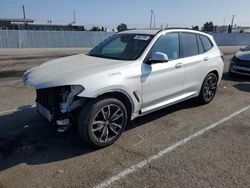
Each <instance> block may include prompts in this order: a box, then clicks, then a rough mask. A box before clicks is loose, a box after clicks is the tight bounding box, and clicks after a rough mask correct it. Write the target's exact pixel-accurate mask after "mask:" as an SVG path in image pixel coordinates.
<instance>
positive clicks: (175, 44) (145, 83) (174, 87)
mask: <svg viewBox="0 0 250 188" xmlns="http://www.w3.org/2000/svg"><path fill="white" fill-rule="evenodd" d="M155 52H162V53H165V54H167V55H168V59H169V61H168V62H165V63H154V64H151V65H149V64H145V63H143V64H142V78H141V82H142V99H143V101H142V109H145V108H150V106H155V105H157V104H160V103H164V102H165V101H167V100H172V99H174V98H176V97H178V96H181V95H182V92H183V83H184V72H183V69H182V63H181V59H180V40H179V34H178V33H168V34H166V35H163V36H161V37H159V39H158V40H157V41H156V42H155V44H154V45H153V47H152V49H151V51H150V53H149V57H150V56H151V54H153V53H155Z"/></svg>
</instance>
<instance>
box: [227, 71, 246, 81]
mask: <svg viewBox="0 0 250 188" xmlns="http://www.w3.org/2000/svg"><path fill="white" fill-rule="evenodd" d="M222 79H223V80H226V81H234V82H250V76H245V75H237V74H230V73H229V72H225V73H224V74H223V76H222Z"/></svg>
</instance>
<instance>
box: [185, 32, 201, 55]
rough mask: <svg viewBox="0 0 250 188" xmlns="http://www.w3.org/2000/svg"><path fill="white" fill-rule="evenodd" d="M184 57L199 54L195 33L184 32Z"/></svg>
mask: <svg viewBox="0 0 250 188" xmlns="http://www.w3.org/2000/svg"><path fill="white" fill-rule="evenodd" d="M181 37H182V38H181V39H182V50H183V57H190V56H194V55H197V54H199V50H198V46H197V40H196V35H195V34H193V33H182V34H181Z"/></svg>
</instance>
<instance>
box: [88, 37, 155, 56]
mask: <svg viewBox="0 0 250 188" xmlns="http://www.w3.org/2000/svg"><path fill="white" fill-rule="evenodd" d="M152 38H153V35H141V34H116V35H113V36H111V37H109V38H108V39H106V40H105V41H103V42H102V43H101V44H99V45H98V46H96V47H95V48H94V49H93V50H91V51H90V52H89V55H90V56H95V57H103V58H109V59H119V60H135V59H137V58H139V57H140V55H141V54H142V52H143V51H144V50H145V48H146V47H147V45H148V44H149V42H150V41H151V40H152Z"/></svg>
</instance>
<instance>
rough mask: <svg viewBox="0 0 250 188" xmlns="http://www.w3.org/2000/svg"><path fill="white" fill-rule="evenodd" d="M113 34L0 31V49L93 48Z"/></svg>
mask: <svg viewBox="0 0 250 188" xmlns="http://www.w3.org/2000/svg"><path fill="white" fill-rule="evenodd" d="M113 34H114V32H89V31H30V30H0V48H70V47H94V46H96V45H97V44H99V43H100V42H102V41H103V40H104V39H106V38H107V37H109V36H111V35H113Z"/></svg>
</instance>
